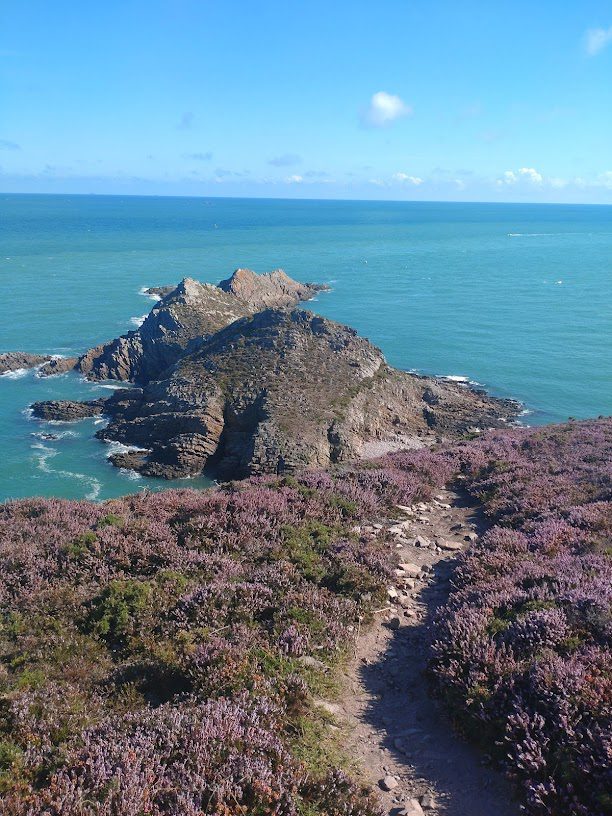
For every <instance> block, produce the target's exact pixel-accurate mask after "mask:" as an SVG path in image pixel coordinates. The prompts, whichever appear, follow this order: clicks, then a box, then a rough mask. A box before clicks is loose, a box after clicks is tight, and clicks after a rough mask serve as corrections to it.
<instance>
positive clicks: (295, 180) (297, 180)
mask: <svg viewBox="0 0 612 816" xmlns="http://www.w3.org/2000/svg"><path fill="white" fill-rule="evenodd" d="M285 181H286V182H287V184H301V183H302V182H303V181H304V179H303V177H302V176H298V175H293V176H288V177H287V178H286V179H285Z"/></svg>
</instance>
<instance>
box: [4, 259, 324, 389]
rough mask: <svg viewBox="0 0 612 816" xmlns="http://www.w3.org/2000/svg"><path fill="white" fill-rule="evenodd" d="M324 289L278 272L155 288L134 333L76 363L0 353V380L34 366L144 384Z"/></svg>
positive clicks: (45, 371)
mask: <svg viewBox="0 0 612 816" xmlns="http://www.w3.org/2000/svg"><path fill="white" fill-rule="evenodd" d="M327 288H328V287H327V286H324V285H320V284H314V283H299V282H298V281H295V280H293V279H292V278H290V277H289V276H288V275H286V274H285V273H284V272H283V271H282V269H276V270H274V271H273V272H269V273H267V274H264V275H258V274H256V273H255V272H252V271H251V270H250V269H237V270H236V271H235V272H234V274H233V275H232V276H231V277H230V278H228V279H227V280H223V281H221V282H220V283H219V285H218V286H215V285H213V284H209V283H199V282H198V281H196V280H193V279H191V278H185V279H184V280H182V281H181V282H180V283H179V285H178V286H155V287H152V288H151V289H148V290H147V293H148V294H154V295H157V296H158V297H159V298H160V300H159V301H158V302H157V303H156V304H155V306H153V308H152V309H151V311H150V313H149V314H148V315H147V317H146V319H145V321H144V322H143V324H142V326H140V327H139V328H138V329H136V330H135V331H130V332H128V333H127V334H123V335H121V336H120V337H117V338H115V339H114V340H111V341H109V342H108V343H103V344H102V345H100V346H96V347H95V348H92V349H89V351H87V352H85V354H83V355H82V356H81V357H79V358H76V357H70V358H58V357H55V356H51V355H40V354H27V353H24V352H6V353H2V354H0V375H1V374H5V373H8V372H10V371H16V370H17V369H20V368H33V367H34V366H40V369H39V375H40V376H42V377H49V376H53V375H55V374H63V373H65V372H67V371H72V370H73V369H74V370H76V371H79V372H80V373H81V374H83V375H84V376H85V377H87V379H89V380H122V381H124V382H132V383H139V384H144V383H147V382H149V381H150V380H154V379H157V378H158V377H159V376H160V375H161V374H162V372H163V371H164V370H165V369H166V368H168V367H169V366H171V365H173V364H174V363H176V362H177V360H178V359H179V358H180V357H182V356H183V355H184V354H185V353H186V350H187V349H188V347H189V344H190V343H191V342H192V341H196V340H201V338H202V337H208V336H209V335H211V334H214V332H216V331H219V329H222V328H223V327H224V326H227V325H228V324H229V323H232V322H233V321H234V320H238V319H239V318H241V317H245V316H247V315H251V314H255V313H256V312H259V311H261V310H262V309H266V308H269V307H287V306H295V305H296V304H297V303H299V302H300V301H303V300H310V299H311V298H313V297H314V296H315V295H316V294H317V292H320V291H321V290H323V289H327Z"/></svg>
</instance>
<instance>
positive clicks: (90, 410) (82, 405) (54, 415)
mask: <svg viewBox="0 0 612 816" xmlns="http://www.w3.org/2000/svg"><path fill="white" fill-rule="evenodd" d="M106 402H107V400H105V399H96V400H88V401H87V402H76V401H73V400H47V401H44V402H34V403H33V404H32V406H31V408H32V414H33V415H34V416H35V417H36V418H37V419H44V420H46V421H47V422H48V421H50V420H52V421H55V422H73V421H74V420H77V419H86V418H87V417H94V416H100V414H101V413H102V412H103V410H104V405H105V403H106Z"/></svg>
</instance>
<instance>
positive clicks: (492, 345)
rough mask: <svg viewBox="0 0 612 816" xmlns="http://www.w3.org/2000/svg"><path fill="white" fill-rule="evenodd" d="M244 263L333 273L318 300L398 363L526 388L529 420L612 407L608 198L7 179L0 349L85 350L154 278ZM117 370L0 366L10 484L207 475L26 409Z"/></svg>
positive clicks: (111, 329)
mask: <svg viewBox="0 0 612 816" xmlns="http://www.w3.org/2000/svg"><path fill="white" fill-rule="evenodd" d="M239 266H248V267H250V268H252V269H255V270H256V271H258V272H265V271H268V270H270V269H274V268H277V267H282V268H283V269H285V271H286V272H287V273H288V274H289V275H291V276H292V277H294V278H297V279H299V280H303V281H316V282H325V283H329V284H330V285H331V287H332V290H331V292H329V293H324V294H321V295H319V296H318V298H317V299H316V300H315V301H312V302H310V303H309V304H308V305H307V307H306V308H310V309H312V310H314V311H317V312H319V313H321V314H323V315H325V316H326V317H330V318H333V319H335V320H339V321H341V322H344V323H348V324H350V325H352V326H354V327H355V328H356V329H357V330H358V331H359V332H360V333H361V334H363V335H365V336H366V337H368V338H369V339H370V340H372V341H373V342H374V343H376V344H377V345H378V346H380V347H381V348H382V349H383V351H384V352H385V354H386V356H387V359H388V360H389V362H390V363H391V364H392V365H394V366H397V367H399V368H403V369H406V370H417V371H420V372H425V373H429V374H438V375H447V376H452V377H465V378H467V379H469V380H472V381H474V382H478V383H480V384H482V385H484V386H485V387H486V388H487V389H489V390H490V391H491V392H492V393H494V394H497V395H501V396H508V397H514V398H516V399H518V400H521V401H522V402H523V403H524V405H525V409H526V411H528V412H529V413H526V415H525V417H524V419H525V421H526V422H528V423H529V424H538V423H545V422H552V421H557V420H564V419H567V418H568V417H569V416H574V417H577V418H579V417H592V416H597V415H600V414H612V207H597V206H560V205H523V204H455V203H453V204H446V203H444V204H441V203H416V202H397V203H387V202H337V201H281V200H254V199H248V200H247V199H243V200H240V199H215V198H144V197H143V198H139V197H127V196H126V197H121V196H116V197H115V196H108V197H106V196H43V195H41V196H30V195H0V283H1V292H2V301H1V302H2V320H1V321H0V351H9V350H23V351H31V352H46V353H53V354H62V355H74V354H77V353H79V352H81V351H84V350H85V349H87V348H89V347H90V346H93V345H95V344H97V343H99V342H101V341H104V340H108V339H110V338H112V337H115V336H117V335H118V334H121V333H123V332H125V331H127V330H129V329H132V328H134V327H135V326H136V325H137V324H138V321H139V320H141V319H142V317H143V316H144V315H145V314H146V313H147V311H148V310H149V309H150V308H151V306H152V305H153V303H152V302H151V300H150V299H148V298H147V297H146V296H144V295H142V294H141V291H142V290H143V288H145V287H147V286H153V285H161V284H168V283H176V282H178V281H179V280H180V279H181V278H182V277H185V276H191V277H195V278H198V279H199V280H201V281H209V282H218V281H219V280H220V279H222V278H225V277H228V276H229V274H230V273H231V272H232V271H233V270H234V269H235V268H237V267H239ZM112 387H115V386H113V384H93V383H86V382H83V381H82V380H81V379H79V378H78V377H77V376H75V375H72V374H69V375H64V376H62V377H58V378H52V379H39V378H37V377H36V375H35V373H33V372H17V373H14V374H10V375H5V376H4V377H1V378H0V441H1V448H0V449H1V451H2V458H1V462H0V500H3V499H6V498H9V497H21V496H32V495H45V496H52V495H54V496H62V497H71V498H82V497H89V498H95V499H104V498H108V497H112V496H117V495H121V494H123V493H127V492H132V491H134V490H138V489H141V488H144V487H146V488H148V489H152V490H157V489H163V488H166V487H171V486H176V485H177V484H181V485H184V484H188V485H190V486H199V485H204V484H207V482H206V480H203V479H199V480H188V481H186V480H183V481H181V482H178V483H177V482H166V481H157V480H151V479H143V478H140V477H137V476H136V475H135V474H133V473H130V472H127V471H120V470H117V469H115V468H113V467H112V466H111V465H110V464H109V463H108V461H107V455H108V453H109V446H108V445H107V444H105V443H103V442H99V441H97V440H95V439H94V438H93V432H94V431H95V429H96V427H97V426H96V424H95V423H96V422H98V423H99V422H100V420H84V421H82V422H79V423H75V424H53V423H42V422H38V421H36V420H32V419H31V417H30V416H29V414H28V412H27V410H26V409H27V406H28V405H29V404H30V403H31V402H33V401H34V400H38V399H50V398H81V399H82V398H93V397H97V396H100V395H103V394H105V393H108V390H107V389H108V388H112Z"/></svg>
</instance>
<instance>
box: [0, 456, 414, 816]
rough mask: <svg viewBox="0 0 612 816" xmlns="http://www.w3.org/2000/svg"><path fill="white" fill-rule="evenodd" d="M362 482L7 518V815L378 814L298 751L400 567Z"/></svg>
mask: <svg viewBox="0 0 612 816" xmlns="http://www.w3.org/2000/svg"><path fill="white" fill-rule="evenodd" d="M359 478H360V477H359V474H358V472H357V471H355V472H352V471H351V472H348V471H347V472H346V473H345V474H343V473H340V472H339V473H338V474H335V475H334V477H328V476H327V475H326V474H319V475H318V476H317V475H314V474H312V475H307V476H306V477H305V478H304V479H301V478H299V479H294V480H287V479H284V480H278V479H263V478H259V479H253V480H250V481H247V482H245V483H242V484H239V485H228V486H226V487H225V488H222V489H218V490H214V491H208V492H203V493H197V492H195V491H169V492H167V493H163V494H159V495H156V496H147V495H138V496H126V497H125V498H123V499H116V500H113V501H111V502H106V503H105V504H102V505H96V504H92V503H89V502H66V501H60V500H55V499H50V500H40V499H34V500H26V501H20V502H9V503H7V504H5V505H3V506H1V507H0V557H1V558H2V562H3V565H4V567H5V568H4V569H3V571H2V572H1V573H0V659H1V660H2V666H3V667H4V669H3V672H0V690H1V693H2V698H1V699H0V789H1V790H2V793H3V794H4V798H3V799H2V802H0V813H1V814H7V815H8V814H12V815H13V816H17V814H19V816H25V814H32V815H33V814H44V813H46V814H60V813H61V814H66V816H70V815H71V814H74V816H77V814H79V816H83V815H84V814H91V816H93V814H96V816H97V815H98V814H100V816H102V815H103V814H113V816H130V815H131V814H141V813H148V814H176V815H177V816H178V814H179V813H180V814H181V816H183V814H194V815H195V814H215V815H216V816H221V814H224V815H227V816H229V814H230V813H231V814H238V813H245V814H246V813H257V814H260V816H265V814H297V813H300V814H304V813H312V814H316V813H324V812H327V810H326V809H327V808H329V807H331V804H330V803H331V802H332V801H333V802H334V808H336V809H337V810H334V811H331V810H330V811H329V812H338V813H340V812H342V813H347V814H348V813H351V814H355V816H369V814H372V813H374V810H373V809H372V805H371V803H370V802H369V800H368V799H367V797H364V796H363V794H362V792H361V791H360V790H359V789H358V788H356V787H354V786H353V785H352V784H351V783H350V782H349V781H348V779H345V778H344V777H342V776H341V775H340V776H338V775H337V774H336V775H334V772H333V762H334V761H335V760H336V758H338V759H341V756H339V755H338V757H336V755H335V754H334V753H333V752H330V751H328V750H327V747H326V739H328V738H329V737H328V736H327V735H328V734H329V733H330V732H329V731H328V729H326V728H323V729H322V731H321V733H320V734H319V738H318V744H317V751H318V752H319V760H318V762H317V763H316V765H313V766H309V763H308V762H307V761H306V759H305V758H306V756H307V755H308V751H306V750H303V744H302V743H303V740H304V739H305V738H306V737H305V735H306V734H307V733H311V731H309V729H308V728H306V727H302V725H303V724H304V723H314V719H313V718H314V716H315V715H314V712H313V711H312V710H311V708H312V707H311V702H310V699H311V696H312V693H313V690H314V691H315V692H316V693H318V692H319V691H320V689H321V688H324V687H325V686H326V684H328V682H329V681H328V679H327V678H326V675H325V673H324V672H323V671H322V670H321V669H318V668H316V667H317V666H320V665H323V662H324V664H325V665H327V666H333V664H334V663H336V662H338V661H340V660H342V659H343V655H344V653H345V651H346V650H347V647H348V646H349V645H350V643H351V639H352V637H354V634H353V633H354V632H355V630H356V625H357V621H358V619H359V618H360V617H362V616H363V615H364V614H366V613H367V610H368V608H370V606H371V605H372V604H373V603H374V602H375V601H376V599H377V597H379V596H380V595H381V593H382V592H383V591H384V587H385V582H386V580H387V577H388V574H389V570H390V569H391V567H392V565H391V564H389V563H388V559H387V557H386V548H385V545H384V543H383V542H382V541H379V540H378V539H377V538H376V537H374V536H370V537H367V536H366V537H361V538H360V539H359V540H357V537H356V536H355V535H353V534H352V533H351V527H352V526H353V525H354V524H355V522H356V521H357V520H359V519H361V518H363V517H364V516H366V515H367V514H373V513H378V512H380V510H381V509H382V508H383V507H384V506H385V501H386V499H385V497H384V492H381V491H380V490H377V491H376V492H374V491H371V490H369V489H364V488H363V487H362V486H361V485H360V484H359ZM317 479H319V480H320V484H318V485H317V486H316V487H315V486H313V485H312V483H311V482H309V480H314V481H316V480H317ZM398 479H399V480H400V481H401V479H402V477H401V474H400V475H399V476H398ZM361 496H364V497H365V499H366V501H364V504H363V505H362V504H361V503H360V497H361ZM304 657H310V658H316V660H314V662H312V663H308V662H307V661H306V662H303V661H302V658H304ZM322 661H323V662H322ZM300 735H301V736H300ZM336 797H340V798H336Z"/></svg>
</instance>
